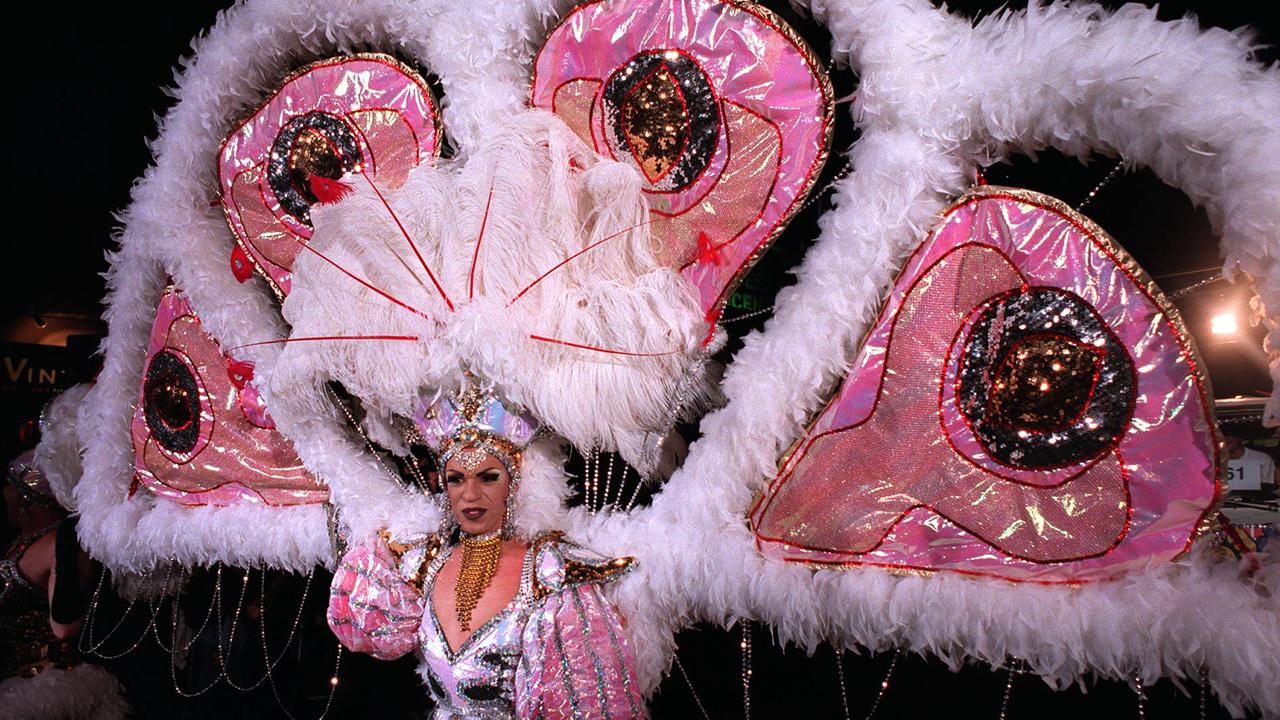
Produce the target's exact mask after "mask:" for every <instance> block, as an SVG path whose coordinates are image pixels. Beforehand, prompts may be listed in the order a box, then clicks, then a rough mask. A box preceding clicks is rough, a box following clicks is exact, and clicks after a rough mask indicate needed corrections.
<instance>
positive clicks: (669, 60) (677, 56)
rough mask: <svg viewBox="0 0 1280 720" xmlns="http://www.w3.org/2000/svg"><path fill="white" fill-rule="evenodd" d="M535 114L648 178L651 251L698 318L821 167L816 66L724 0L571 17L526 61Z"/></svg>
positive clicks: (711, 308)
mask: <svg viewBox="0 0 1280 720" xmlns="http://www.w3.org/2000/svg"><path fill="white" fill-rule="evenodd" d="M532 102H533V105H534V106H535V107H540V108H544V109H547V110H551V111H553V112H555V113H556V114H557V115H558V116H560V118H561V119H563V120H564V121H565V123H566V124H567V125H569V127H571V128H573V129H574V130H575V131H576V132H577V133H578V134H579V135H580V136H581V137H582V139H583V140H585V141H586V142H587V143H588V144H590V145H591V146H592V147H594V148H595V149H596V150H597V151H598V152H600V153H602V154H605V155H608V156H610V157H612V158H614V159H616V160H621V161H623V162H629V163H631V164H633V165H634V166H635V167H636V168H637V170H639V171H640V173H641V175H642V176H643V177H644V179H645V181H646V186H645V190H646V193H647V196H648V199H649V204H650V207H651V209H652V213H653V217H654V219H655V221H654V222H653V224H652V233H653V238H654V251H655V254H656V255H657V257H658V258H659V259H660V261H662V262H663V263H664V264H666V265H668V266H671V267H679V268H681V269H682V271H683V272H684V273H685V275H687V276H688V277H689V278H690V279H691V280H692V281H693V283H694V284H695V285H696V286H697V288H698V292H699V295H700V299H701V304H702V307H703V309H704V310H705V311H706V312H707V316H708V318H711V319H714V318H716V317H718V315H719V312H720V309H721V308H722V307H723V304H724V301H725V299H726V298H727V297H728V295H729V293H730V291H731V290H732V286H733V285H734V284H736V282H737V280H738V279H739V278H740V277H741V275H742V273H743V272H745V271H746V269H748V268H749V267H750V266H751V264H752V263H754V262H755V260H756V259H757V258H758V257H759V256H760V254H761V253H763V252H764V250H765V249H766V248H767V247H768V244H769V242H770V241H771V240H772V239H773V238H774V236H775V235H777V234H778V233H779V232H781V230H782V228H783V227H784V226H785V225H786V223H787V221H788V220H790V218H791V216H792V214H794V213H795V212H796V210H797V209H798V208H799V207H800V202H801V200H802V199H803V198H804V196H805V195H806V194H807V193H808V192H809V191H810V189H811V188H812V187H813V184H814V182H815V181H816V180H817V177H818V173H819V171H821V169H822V165H823V163H824V162H825V161H826V157H827V151H828V146H829V143H830V139H831V137H830V136H831V122H832V113H833V105H832V103H833V101H832V93H831V85H830V82H829V80H828V78H827V75H826V70H825V69H824V68H823V67H822V66H821V65H820V64H819V63H818V62H817V61H816V60H815V59H814V57H813V53H812V51H811V50H810V49H809V48H808V46H807V45H805V44H804V42H803V41H801V40H800V39H799V38H798V37H797V36H796V34H795V32H794V31H793V30H792V29H791V28H790V27H788V26H787V25H786V24H785V23H783V22H782V21H781V20H780V19H779V18H777V17H776V16H774V15H773V14H772V13H770V12H769V11H767V10H765V9H764V8H761V7H758V6H756V5H754V4H749V3H737V2H724V1H723V0H656V1H642V2H636V1H635V0H603V1H601V2H588V3H585V4H582V5H579V6H578V7H576V8H575V9H574V10H573V11H571V12H570V13H569V14H568V15H567V16H566V17H565V18H564V19H563V20H562V21H561V23H560V25H559V26H558V27H557V28H556V29H555V31H554V32H552V33H551V36H550V37H549V38H548V39H547V42H546V44H545V45H544V46H543V48H542V50H541V51H540V52H539V53H538V57H537V59H536V60H535V62H534V77H533V99H532Z"/></svg>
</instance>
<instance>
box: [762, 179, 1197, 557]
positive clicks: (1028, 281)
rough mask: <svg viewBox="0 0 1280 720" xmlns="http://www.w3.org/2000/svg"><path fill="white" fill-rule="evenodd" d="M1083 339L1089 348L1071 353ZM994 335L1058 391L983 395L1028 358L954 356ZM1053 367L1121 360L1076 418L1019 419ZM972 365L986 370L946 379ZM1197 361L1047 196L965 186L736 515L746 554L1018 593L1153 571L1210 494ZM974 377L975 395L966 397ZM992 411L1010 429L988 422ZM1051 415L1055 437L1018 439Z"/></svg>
mask: <svg viewBox="0 0 1280 720" xmlns="http://www.w3.org/2000/svg"><path fill="white" fill-rule="evenodd" d="M1037 294H1038V295H1037ZM1033 296H1036V297H1040V296H1044V297H1049V298H1050V299H1051V300H1050V302H1051V303H1056V302H1059V300H1060V299H1061V298H1067V299H1069V302H1064V303H1061V304H1059V305H1052V306H1051V307H1052V308H1053V309H1051V310H1049V311H1047V312H1045V313H1043V314H1041V315H1039V316H1036V317H1037V320H1036V322H1042V325H1043V327H1042V326H1041V325H1035V326H1034V327H1026V323H1027V322H1029V320H1027V317H1029V316H1025V315H1018V314H1017V313H1018V312H1023V310H1018V309H1017V308H1016V307H1015V306H1014V305H1012V304H1008V302H1007V301H1008V299H1009V298H1032V297H1033ZM1029 305H1030V306H1033V305H1034V303H1029ZM1072 308H1076V310H1072ZM1024 310H1025V308H1024ZM1006 312H1007V313H1010V314H1008V315H1007V316H1006V315H1004V314H1003V313H1006ZM1071 312H1075V317H1074V318H1073V317H1071V316H1070V314H1071ZM984 318H986V319H987V321H989V322H988V324H985V325H984V324H983V323H984ZM991 318H995V320H994V321H991ZM1091 324H1092V325H1097V326H1098V328H1099V329H1098V330H1096V331H1095V332H1094V335H1093V336H1091V337H1095V338H1096V339H1095V340H1094V341H1092V342H1091V343H1079V342H1077V340H1075V339H1073V338H1072V337H1070V336H1071V334H1072V333H1075V334H1076V335H1080V333H1081V330H1080V328H1083V327H1086V326H1089V325H1091ZM1001 332H1006V333H1013V334H1015V335H1016V334H1019V333H1020V334H1021V335H1022V336H1024V338H1030V339H1031V340H1032V341H1034V342H1040V341H1043V340H1044V339H1045V338H1048V342H1050V344H1051V346H1052V347H1054V348H1057V349H1056V350H1052V352H1055V353H1056V352H1062V349H1065V351H1066V352H1065V354H1063V355H1057V354H1054V355H1052V359H1053V363H1052V368H1053V371H1058V372H1060V373H1061V377H1059V376H1054V373H1053V371H1050V370H1048V368H1049V367H1050V366H1049V365H1048V364H1046V365H1045V366H1044V367H1043V368H1042V367H1040V366H1035V365H1029V366H1028V368H1027V369H1026V373H1025V375H1026V376H1027V377H1032V378H1033V379H1034V380H1035V383H1036V384H1035V385H1032V386H1029V389H1026V388H1024V389H1023V390H1022V391H1021V392H1022V393H1023V396H1022V397H1017V396H1014V397H1013V398H1012V400H1010V399H1009V398H1008V397H1006V396H1004V395H1002V393H1007V392H1010V391H1009V389H1008V388H1007V387H1005V385H1003V384H1001V383H1002V382H1006V381H1002V380H999V378H998V377H997V376H999V375H1000V373H1001V372H1002V371H1003V370H1005V369H1006V366H1007V364H1008V363H1011V362H1013V363H1015V364H1016V363H1017V362H1022V361H1023V360H1022V359H1020V358H1021V357H1023V356H1019V355H1018V353H1017V351H1018V349H1019V348H1020V347H1021V348H1025V347H1028V345H1026V344H1023V345H1017V344H1015V345H1014V346H1013V348H1012V349H1007V350H1005V351H1001V352H1000V353H996V354H994V355H993V356H992V357H989V358H984V356H983V355H981V354H980V353H977V354H975V353H974V351H973V350H974V347H975V343H976V344H977V347H984V346H985V345H984V343H987V342H995V341H994V340H992V338H996V337H997V336H998V335H999V334H1000V333H1001ZM1034 342H1033V344H1034ZM993 347H994V345H993ZM992 352H993V353H994V352H995V351H992ZM1072 352H1083V353H1085V354H1086V355H1090V356H1092V355H1093V354H1097V356H1098V357H1105V356H1106V355H1107V352H1111V353H1113V355H1116V356H1121V355H1122V356H1124V357H1112V358H1111V359H1110V360H1109V361H1107V362H1111V363H1113V364H1112V365H1111V366H1110V368H1111V369H1110V370H1106V371H1105V372H1103V371H1100V370H1098V366H1097V365H1096V362H1097V361H1096V360H1094V361H1091V362H1093V364H1089V363H1086V364H1084V365H1081V366H1079V368H1083V370H1080V369H1079V368H1077V370H1078V371H1079V372H1083V373H1084V375H1082V376H1078V377H1077V378H1076V379H1077V380H1078V381H1080V382H1082V383H1083V384H1082V385H1080V388H1081V393H1080V394H1079V401H1080V403H1081V405H1080V408H1079V409H1078V410H1077V409H1075V408H1072V409H1071V410H1070V412H1067V411H1066V410H1063V409H1061V408H1054V407H1053V406H1052V404H1050V405H1045V406H1037V405H1036V404H1035V403H1036V401H1037V398H1035V397H1030V396H1033V395H1035V394H1036V392H1037V391H1043V392H1046V393H1052V392H1055V391H1058V390H1060V389H1061V387H1065V386H1058V384H1059V383H1060V382H1061V381H1064V380H1069V376H1070V375H1071V372H1072V371H1071V370H1070V368H1067V367H1065V366H1064V363H1065V364H1069V363H1068V362H1067V358H1069V357H1070V355H1071V353H1072ZM975 358H977V359H978V360H981V361H983V362H987V365H986V366H985V367H983V368H979V369H978V370H979V371H980V372H979V371H974V372H972V373H970V374H968V375H965V367H966V366H965V363H967V362H970V363H971V362H973V361H974V359H975ZM1032 360H1034V358H1032ZM1060 361H1061V362H1060ZM1197 363H1198V360H1197V358H1196V356H1195V353H1194V351H1193V349H1192V347H1191V345H1190V343H1189V341H1188V340H1187V338H1186V337H1185V335H1184V334H1183V332H1182V329H1181V325H1180V321H1179V320H1178V319H1177V315H1176V311H1174V310H1173V309H1172V308H1171V306H1170V305H1169V304H1168V302H1167V301H1166V300H1165V299H1164V298H1163V296H1161V295H1160V294H1159V290H1158V289H1157V288H1155V286H1154V284H1153V283H1151V282H1150V280H1149V279H1147V278H1146V277H1145V276H1144V275H1143V274H1142V273H1141V271H1140V269H1138V268H1137V267H1136V265H1133V263H1132V261H1131V260H1129V259H1128V258H1127V257H1126V256H1124V254H1123V251H1122V250H1120V249H1119V247H1118V246H1116V245H1115V244H1114V242H1113V241H1111V240H1110V238H1108V237H1106V235H1105V234H1103V233H1102V231H1101V230H1100V229H1098V228H1097V227H1096V226H1094V225H1093V224H1092V223H1090V222H1089V221H1088V220H1087V219H1085V218H1083V217H1081V216H1079V215H1078V214H1076V213H1074V212H1073V211H1071V210H1070V209H1069V208H1067V207H1066V206H1064V205H1062V204H1061V203H1059V202H1057V201H1054V200H1052V199H1051V198H1046V197H1044V196H1040V195H1037V194H1035V193H1029V192H1026V191H1015V190H1008V189H1004V188H994V187H983V188H978V189H976V190H974V191H972V192H971V193H970V195H969V196H967V197H965V198H963V199H962V200H961V201H960V202H958V203H957V204H956V205H954V206H953V207H952V208H951V209H949V210H948V211H947V213H946V214H945V215H944V216H943V218H942V220H941V221H940V223H939V226H938V227H937V229H935V230H934V232H933V233H932V234H931V235H930V237H929V238H928V239H927V240H926V241H925V243H924V244H923V245H922V246H921V247H920V248H919V249H918V250H917V251H916V253H915V254H914V255H913V256H912V257H911V259H910V260H909V261H908V263H907V266H906V268H905V270H904V272H903V273H902V275H901V277H900V278H899V280H898V281H897V283H895V285H894V287H893V290H892V292H891V294H890V297H889V300H888V302H887V303H886V307H885V308H884V310H883V311H882V313H881V316H880V319H879V321H878V323H877V324H876V326H875V327H874V328H873V330H872V332H871V334H870V335H869V337H868V339H867V340H866V342H865V344H864V345H863V347H862V349H861V351H860V352H859V354H858V357H857V360H856V362H855V364H854V368H853V370H852V372H851V373H850V374H849V376H848V378H847V379H846V380H845V382H844V385H843V386H842V387H841V389H840V391H839V393H838V394H837V395H836V397H835V399H834V400H833V401H832V402H831V404H830V405H829V406H828V407H827V408H826V409H825V410H824V411H823V413H822V414H821V415H820V416H819V417H818V419H817V421H816V422H815V423H814V425H813V426H812V427H811V428H810V430H809V432H808V434H807V435H806V438H805V439H804V440H803V441H802V443H801V444H800V446H799V447H798V449H797V451H796V452H794V453H793V454H792V456H791V457H790V458H788V460H787V461H786V462H785V463H784V465H783V468H782V469H781V471H780V472H779V474H778V477H777V478H776V479H775V480H774V481H773V483H771V484H770V486H769V488H768V490H767V492H766V493H765V495H764V496H763V497H762V499H761V501H760V502H759V503H758V504H757V506H756V507H755V508H754V509H753V511H752V523H753V526H754V528H755V532H756V536H757V543H758V545H759V547H760V549H761V551H762V552H763V553H765V554H766V555H767V556H770V557H775V558H779V559H783V560H789V561H798V562H808V563H819V564H835V565H843V564H847V565H855V564H872V565H883V566H889V567H898V568H909V569H924V570H949V571H955V572H962V573H971V574H979V575H991V576H996V577H1002V578H1008V579H1011V580H1028V581H1037V582H1081V581H1087V580H1097V579H1105V578H1109V577H1114V576H1116V575H1119V574H1122V573H1124V572H1128V571H1132V570H1136V569H1141V568H1145V567H1148V566H1149V565H1150V564H1151V563H1156V562H1161V561H1167V560H1169V559H1171V558H1174V557H1176V556H1177V555H1179V554H1181V553H1182V552H1183V551H1185V549H1186V548H1187V547H1188V545H1189V543H1190V542H1191V540H1192V539H1194V538H1195V537H1196V536H1197V534H1198V532H1199V531H1200V529H1201V526H1202V523H1203V520H1204V518H1205V516H1206V514H1207V513H1208V512H1209V511H1210V510H1211V508H1212V507H1213V505H1214V501H1215V498H1216V495H1217V493H1218V491H1219V483H1218V477H1219V462H1220V460H1219V457H1218V455H1217V442H1216V429H1215V426H1214V422H1213V417H1212V414H1211V406H1210V404H1209V401H1208V399H1207V395H1206V392H1205V387H1204V384H1203V381H1202V379H1201V377H1200V375H1199V372H1198V369H1197V367H1196V365H1197ZM1090 368H1092V370H1090ZM1089 372H1092V373H1093V374H1092V375H1091V376H1090V375H1089ZM1036 373H1040V375H1037V374H1036ZM1046 373H1047V374H1046ZM1100 373H1102V374H1101V375H1100ZM1106 373H1111V376H1110V382H1111V384H1110V385H1107V384H1106V382H1105V381H1103V380H1099V378H1100V377H1103V376H1105V375H1106ZM1041 375H1043V377H1041ZM975 378H976V379H977V380H976V382H978V383H979V384H980V385H981V390H982V392H976V393H974V394H972V395H971V396H967V397H966V396H965V393H966V392H967V391H966V390H965V388H966V387H967V386H966V383H969V384H970V385H972V383H973V382H975ZM984 383H985V384H984ZM1085 391H1087V393H1086V392H1085ZM1120 394H1124V395H1125V397H1124V398H1123V401H1124V402H1120V401H1118V400H1117V397H1118V396H1119V395H1120ZM1008 402H1013V403H1015V404H1019V407H1020V408H1021V409H1022V412H1023V413H1024V414H1023V415H1014V416H1012V417H1013V420H1012V421H1011V420H1010V419H1009V417H1004V416H1002V417H1001V418H998V422H996V420H997V419H996V418H995V417H994V416H995V415H998V414H999V412H1000V405H1001V403H1008ZM966 403H968V404H967V405H966ZM1108 403H1110V409H1107V405H1108ZM975 406H980V407H978V408H977V411H975V409H974V407H975ZM1100 408H1101V409H1100ZM1057 410H1063V411H1062V418H1064V419H1063V420H1062V423H1061V425H1059V426H1054V425H1052V424H1050V425H1046V426H1044V427H1040V426H1036V425H1035V424H1034V421H1035V420H1036V418H1038V417H1039V415H1038V414H1049V415H1052V414H1053V413H1054V412H1056V411H1057ZM984 412H985V413H986V414H987V416H986V417H983V416H982V415H981V413H984ZM975 413H977V417H976V419H975ZM1028 418H1030V419H1028ZM1024 420H1025V421H1026V422H1027V423H1028V424H1019V423H1022V422H1023V421H1024ZM1010 422H1013V423H1014V424H1013V426H1008V425H1009V423H1010ZM1107 422H1112V423H1115V432H1114V434H1109V433H1110V431H1109V430H1108V429H1107V428H1106V427H1105V425H1106V423H1107ZM984 423H985V425H984ZM1073 428H1078V429H1079V430H1080V432H1079V433H1075V434H1073V433H1074V432H1075V430H1074V429H1073ZM1093 429H1097V433H1095V434H1094V436H1090V435H1089V433H1090V431H1091V430H1093ZM984 433H985V434H984ZM1002 433H1003V435H1002ZM993 437H1002V438H1004V439H1002V440H998V441H995V440H993V439H992V438H993ZM1082 438H1083V442H1082ZM1099 438H1103V439H1104V440H1106V441H1105V442H1103V441H1102V440H1099ZM1041 441H1045V442H1041ZM1059 441H1061V443H1059ZM1036 443H1040V444H1039V445H1038V446H1036V445H1035V444H1036ZM1090 443H1092V444H1090ZM1059 444H1060V445H1061V447H1058V445H1059ZM1037 447H1038V448H1039V449H1036V448H1037ZM1074 447H1079V448H1080V450H1079V452H1076V453H1075V454H1072V453H1073V452H1075V451H1074V450H1072V451H1070V452H1068V451H1066V450H1063V448H1074ZM1005 451H1008V452H1007V453H1006V452H1005ZM1037 453H1039V455H1037ZM1037 457H1040V460H1039V461H1034V460H1035V459H1036V458H1037Z"/></svg>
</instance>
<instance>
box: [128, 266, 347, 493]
mask: <svg viewBox="0 0 1280 720" xmlns="http://www.w3.org/2000/svg"><path fill="white" fill-rule="evenodd" d="M252 367H253V366H252V365H251V364H249V363H245V362H238V361H236V360H235V359H234V358H232V357H231V356H229V355H227V354H226V353H224V352H223V351H222V348H221V347H219V345H218V343H217V342H216V341H215V340H214V339H213V338H212V337H210V336H209V334H208V333H206V332H205V331H204V328H203V327H202V326H201V324H200V318H199V316H197V315H196V313H195V311H194V310H193V309H192V308H191V303H190V302H189V301H188V300H187V297H186V295H184V294H183V293H182V292H181V291H180V290H178V289H177V288H173V287H171V288H169V289H167V290H165V293H164V295H163V296H161V298H160V303H159V306H158V307H157V308H156V319H155V322H154V324H153V325H152V326H151V339H150V341H149V342H148V345H147V364H146V366H145V367H144V369H143V381H142V391H141V396H140V397H139V399H138V404H137V406H136V408H135V410H134V414H133V422H132V423H131V425H130V429H131V433H132V436H133V449H134V478H135V482H136V485H135V489H137V488H138V487H141V488H145V490H146V491H149V492H150V493H151V494H152V495H154V496H155V497H158V498H161V499H163V500H165V501H169V502H176V503H179V504H182V505H214V506H229V505H252V504H265V505H275V506H286V505H310V504H318V503H322V502H324V501H325V499H326V498H328V496H329V492H328V489H327V488H326V487H325V486H324V484H323V483H321V482H320V481H319V480H317V479H316V478H315V476H313V475H312V474H311V473H309V472H307V469H306V468H305V467H303V466H302V460H300V459H299V458H298V453H297V452H296V451H295V450H294V449H293V445H292V444H291V443H290V442H289V441H288V440H287V439H285V437H284V436H283V435H281V434H280V432H279V431H277V430H276V428H275V423H274V422H273V421H272V420H271V415H270V413H268V412H267V407H266V405H265V404H264V403H263V402H262V397H261V396H260V395H259V394H258V391H257V389H256V388H255V387H254V385H253V383H252V382H251V380H252V373H253V370H252Z"/></svg>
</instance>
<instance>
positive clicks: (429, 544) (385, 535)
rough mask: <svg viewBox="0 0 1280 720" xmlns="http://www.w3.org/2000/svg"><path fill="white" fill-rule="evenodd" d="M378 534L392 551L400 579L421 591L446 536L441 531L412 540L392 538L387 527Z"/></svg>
mask: <svg viewBox="0 0 1280 720" xmlns="http://www.w3.org/2000/svg"><path fill="white" fill-rule="evenodd" d="M378 535H379V536H380V537H381V538H382V542H384V543H385V544H386V546H387V550H390V551H391V556H392V557H393V558H394V559H395V567H396V572H397V574H398V575H399V576H400V579H401V580H404V581H405V582H407V583H409V584H410V585H412V586H413V587H415V588H416V589H417V590H418V591H419V592H421V591H422V581H423V579H424V578H425V575H426V570H427V566H428V565H430V564H431V561H432V560H435V559H436V556H438V555H439V554H440V551H441V550H442V549H443V548H444V544H445V540H444V536H442V535H440V534H439V533H432V534H430V535H424V536H422V537H417V538H413V539H411V540H402V541H397V540H392V539H391V533H389V532H387V531H386V530H385V529H384V530H379V531H378Z"/></svg>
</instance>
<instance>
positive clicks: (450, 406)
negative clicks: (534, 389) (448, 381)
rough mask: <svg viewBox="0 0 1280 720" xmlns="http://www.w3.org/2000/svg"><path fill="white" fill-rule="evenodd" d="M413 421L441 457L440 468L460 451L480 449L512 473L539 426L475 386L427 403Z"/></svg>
mask: <svg viewBox="0 0 1280 720" xmlns="http://www.w3.org/2000/svg"><path fill="white" fill-rule="evenodd" d="M413 421H414V423H415V424H416V425H417V427H418V431H419V432H420V433H422V436H423V438H424V439H425V440H426V442H427V444H428V445H429V446H430V447H431V449H432V450H435V451H436V453H437V455H438V456H439V465H440V467H442V468H443V467H444V465H445V463H447V462H448V461H449V458H450V457H452V456H453V454H454V453H456V452H457V451H458V450H460V449H463V448H480V449H482V450H485V451H487V452H489V453H491V454H493V455H495V456H497V457H498V458H499V459H501V460H502V461H503V462H504V463H505V464H506V465H507V469H508V470H509V471H512V472H513V473H514V471H515V469H516V467H517V466H518V465H519V460H520V454H521V452H523V451H524V449H525V447H527V446H528V445H529V443H530V442H531V441H532V440H533V439H534V437H535V436H536V435H537V433H538V428H539V426H540V424H539V422H538V420H537V418H535V417H533V416H532V415H529V414H528V413H524V412H521V411H520V410H518V409H515V408H512V407H511V406H509V405H508V404H507V403H506V402H504V401H503V399H502V398H501V397H500V396H499V395H498V394H497V393H496V392H495V391H494V390H493V388H492V387H488V388H486V387H482V386H481V385H480V384H478V383H475V382H472V383H469V384H468V385H467V386H466V387H464V388H463V389H462V390H461V391H460V392H458V393H457V394H456V395H453V396H445V397H440V398H438V399H436V400H434V401H428V402H424V403H423V405H422V407H421V408H420V409H419V410H418V412H417V413H415V414H414V416H413Z"/></svg>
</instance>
